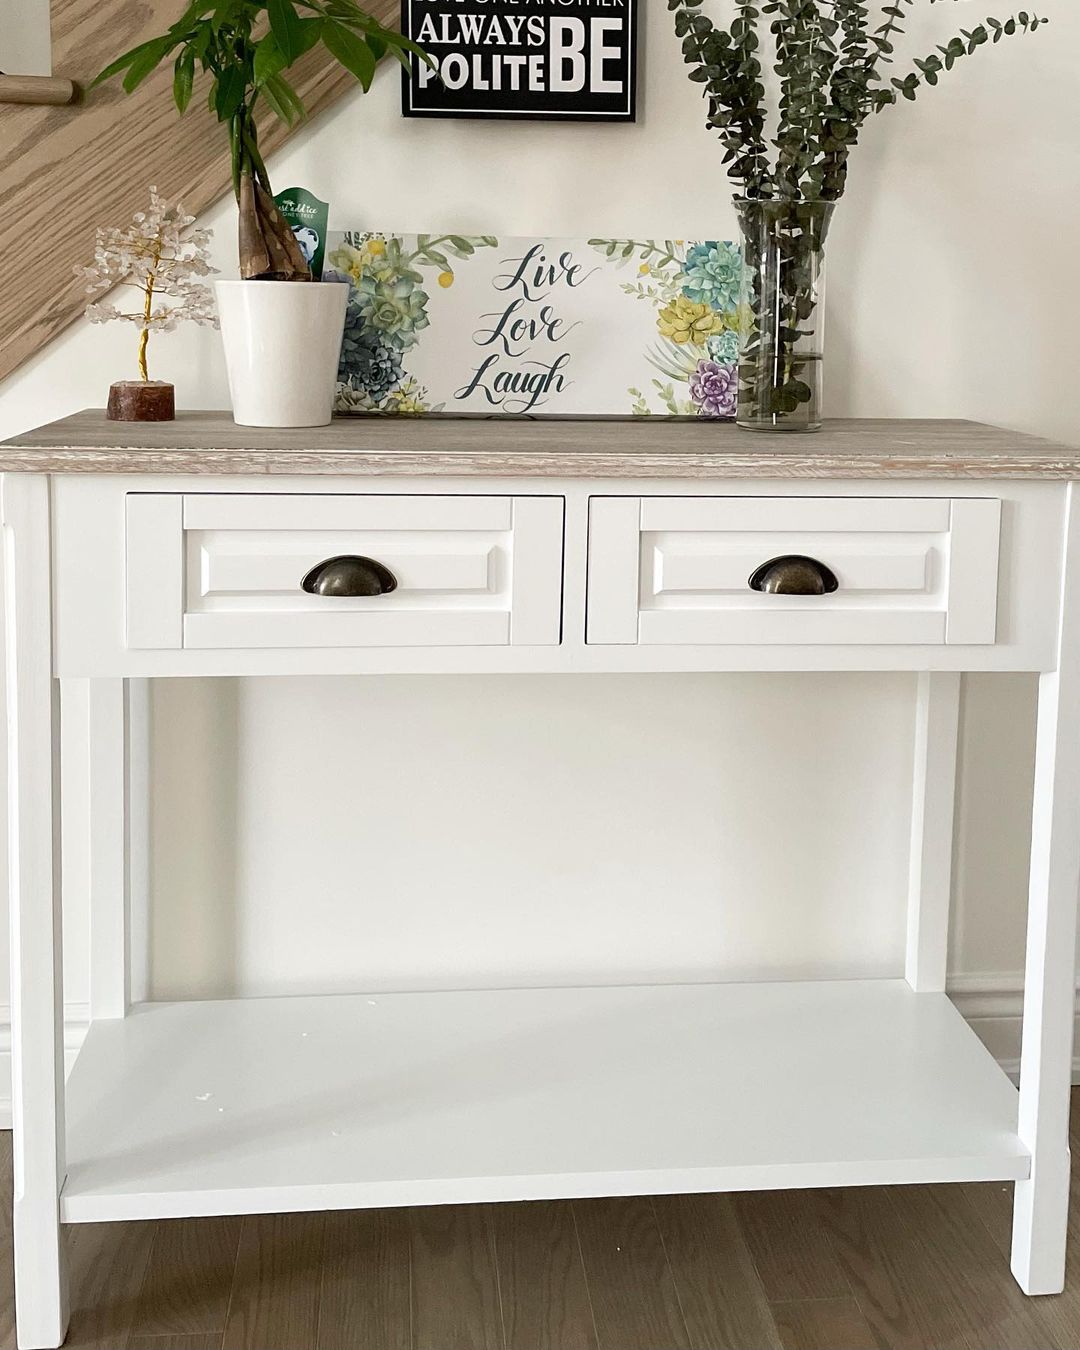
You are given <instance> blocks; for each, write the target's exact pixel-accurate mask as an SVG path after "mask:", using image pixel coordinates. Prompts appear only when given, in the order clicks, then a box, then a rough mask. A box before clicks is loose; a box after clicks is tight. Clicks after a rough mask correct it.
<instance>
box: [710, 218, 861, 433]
mask: <svg viewBox="0 0 1080 1350" xmlns="http://www.w3.org/2000/svg"><path fill="white" fill-rule="evenodd" d="M735 205H736V207H737V209H738V213H739V224H740V226H741V228H742V237H743V249H744V251H745V257H746V264H747V266H746V272H745V282H744V288H743V311H742V348H741V353H740V356H739V405H738V415H737V420H738V423H739V426H741V427H748V428H749V429H751V430H754V431H817V430H818V429H819V428H820V426H821V372H822V362H823V359H824V319H825V314H824V309H825V236H826V234H827V233H828V229H829V221H830V220H831V219H832V213H833V209H834V207H835V205H836V203H835V202H811V201H801V200H794V201H755V200H750V199H747V198H743V199H741V200H739V201H738V202H736V204H735Z"/></svg>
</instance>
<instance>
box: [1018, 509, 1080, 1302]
mask: <svg viewBox="0 0 1080 1350" xmlns="http://www.w3.org/2000/svg"><path fill="white" fill-rule="evenodd" d="M1066 520H1067V525H1066V532H1065V533H1066V548H1065V563H1064V578H1063V582H1062V600H1061V646H1060V651H1059V655H1058V668H1057V670H1056V671H1052V672H1050V673H1048V674H1044V675H1042V676H1040V678H1039V720H1038V732H1037V735H1036V742H1035V801H1034V811H1033V819H1032V831H1031V881H1030V889H1029V895H1028V936H1027V970H1026V975H1025V981H1024V1038H1023V1046H1022V1049H1021V1054H1020V1123H1019V1132H1020V1138H1021V1139H1022V1140H1023V1142H1024V1143H1025V1144H1026V1145H1027V1147H1028V1148H1029V1149H1030V1150H1031V1164H1032V1165H1031V1177H1030V1178H1029V1179H1028V1180H1027V1181H1021V1182H1018V1183H1017V1186H1016V1198H1015V1204H1014V1211H1013V1244H1012V1269H1013V1274H1014V1275H1015V1276H1016V1279H1017V1282H1018V1283H1019V1284H1020V1287H1021V1288H1022V1289H1023V1290H1024V1291H1025V1293H1028V1294H1056V1293H1060V1292H1061V1290H1062V1289H1063V1288H1064V1286H1065V1236H1066V1228H1067V1223H1068V1216H1069V1098H1070V1086H1071V1079H1072V1042H1073V1020H1074V1017H1075V1010H1076V921H1077V898H1078V895H1080V490H1078V485H1076V484H1071V485H1070V487H1069V495H1068V508H1067V517H1066Z"/></svg>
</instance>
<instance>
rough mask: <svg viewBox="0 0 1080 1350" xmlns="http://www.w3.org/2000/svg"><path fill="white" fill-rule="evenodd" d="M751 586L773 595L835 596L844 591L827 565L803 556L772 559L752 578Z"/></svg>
mask: <svg viewBox="0 0 1080 1350" xmlns="http://www.w3.org/2000/svg"><path fill="white" fill-rule="evenodd" d="M748 585H749V587H750V589H751V590H752V591H765V592H766V593H767V594H769V595H831V594H832V593H833V591H835V590H838V589H839V587H840V583H839V582H838V581H837V579H836V577H835V575H834V574H833V572H832V571H830V569H829V568H828V567H826V566H825V564H824V563H822V562H818V560H817V559H816V558H804V557H803V556H802V554H800V553H786V554H785V555H784V556H783V557H782V558H770V559H769V561H768V562H764V563H762V564H761V566H760V567H759V568H757V569H756V571H754V572H753V573H752V574H751V577H750V580H749V582H748Z"/></svg>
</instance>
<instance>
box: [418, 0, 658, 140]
mask: <svg viewBox="0 0 1080 1350" xmlns="http://www.w3.org/2000/svg"><path fill="white" fill-rule="evenodd" d="M401 28H402V32H403V33H405V34H406V35H407V36H408V37H411V38H412V39H413V41H414V42H417V43H419V44H420V46H421V47H422V48H423V49H424V51H425V52H427V53H428V54H429V56H431V57H432V58H433V60H434V61H435V66H434V67H432V66H430V65H428V64H427V63H426V62H424V61H421V60H420V59H419V58H418V57H413V60H412V67H411V70H409V71H403V72H402V96H401V103H402V112H403V113H404V115H405V116H406V117H525V118H534V119H540V120H551V121H581V122H594V121H600V122H603V121H607V122H633V121H634V119H635V115H636V111H637V0H401Z"/></svg>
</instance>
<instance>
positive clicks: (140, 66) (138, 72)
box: [122, 38, 173, 94]
mask: <svg viewBox="0 0 1080 1350" xmlns="http://www.w3.org/2000/svg"><path fill="white" fill-rule="evenodd" d="M172 45H173V44H172V43H171V42H170V41H169V39H168V38H158V40H157V41H156V42H151V43H148V44H147V45H146V46H145V47H144V48H143V49H142V51H141V52H140V53H139V54H138V56H136V57H135V59H134V60H133V61H132V63H131V65H130V66H128V69H127V74H126V75H125V76H124V78H123V81H122V85H123V89H124V93H125V94H130V93H131V92H132V91H133V90H134V89H137V88H138V87H139V85H140V84H142V82H143V80H145V79H146V77H147V75H149V74H150V72H151V71H152V70H154V69H156V67H157V66H158V65H159V64H160V62H161V61H162V60H163V59H164V57H165V56H166V54H167V53H168V51H169V49H170V47H171V46H172Z"/></svg>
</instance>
